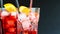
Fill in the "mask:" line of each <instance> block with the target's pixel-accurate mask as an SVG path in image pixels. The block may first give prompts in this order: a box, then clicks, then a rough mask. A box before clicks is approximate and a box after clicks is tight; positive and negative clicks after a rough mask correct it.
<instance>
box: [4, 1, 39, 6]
mask: <svg viewBox="0 0 60 34" xmlns="http://www.w3.org/2000/svg"><path fill="white" fill-rule="evenodd" d="M18 2H19V6H21V5H24V6H27V7H29V5H30V0H18ZM38 2H39V3H38ZM6 3H12V4H14V5H15V6H16V7H17V4H16V0H3V4H6ZM39 5H40V0H33V7H40V6H39Z"/></svg>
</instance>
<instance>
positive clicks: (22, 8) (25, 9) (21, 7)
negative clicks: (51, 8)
mask: <svg viewBox="0 0 60 34" xmlns="http://www.w3.org/2000/svg"><path fill="white" fill-rule="evenodd" d="M19 11H20V12H22V13H24V14H26V15H28V14H29V13H30V9H29V8H27V7H25V6H20V7H19Z"/></svg>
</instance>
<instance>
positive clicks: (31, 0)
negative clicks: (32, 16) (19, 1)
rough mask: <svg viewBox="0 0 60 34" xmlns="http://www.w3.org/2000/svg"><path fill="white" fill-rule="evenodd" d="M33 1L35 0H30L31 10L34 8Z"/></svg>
mask: <svg viewBox="0 0 60 34" xmlns="http://www.w3.org/2000/svg"><path fill="white" fill-rule="evenodd" d="M32 3H33V0H30V10H32V9H31V8H32Z"/></svg>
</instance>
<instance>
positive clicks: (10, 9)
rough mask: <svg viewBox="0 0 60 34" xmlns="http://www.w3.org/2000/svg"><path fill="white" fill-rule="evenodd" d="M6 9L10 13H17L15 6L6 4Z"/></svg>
mask: <svg viewBox="0 0 60 34" xmlns="http://www.w3.org/2000/svg"><path fill="white" fill-rule="evenodd" d="M4 7H5V9H6V10H7V11H8V12H10V13H11V12H15V11H17V9H16V7H15V6H14V5H13V4H11V3H7V4H5V5H4Z"/></svg>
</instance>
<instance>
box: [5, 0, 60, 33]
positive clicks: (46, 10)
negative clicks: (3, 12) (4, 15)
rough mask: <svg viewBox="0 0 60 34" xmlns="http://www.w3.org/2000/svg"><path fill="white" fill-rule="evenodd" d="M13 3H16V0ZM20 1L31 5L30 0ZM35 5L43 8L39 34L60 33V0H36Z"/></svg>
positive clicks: (6, 0) (9, 0)
mask: <svg viewBox="0 0 60 34" xmlns="http://www.w3.org/2000/svg"><path fill="white" fill-rule="evenodd" d="M6 2H12V1H11V0H5V1H4V3H6ZM12 3H13V4H15V5H16V3H15V0H13V2H12ZM19 3H20V5H25V6H27V7H29V0H20V1H19ZM33 7H40V8H41V13H40V14H41V17H40V21H39V29H38V30H39V34H60V0H34V2H33Z"/></svg>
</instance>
